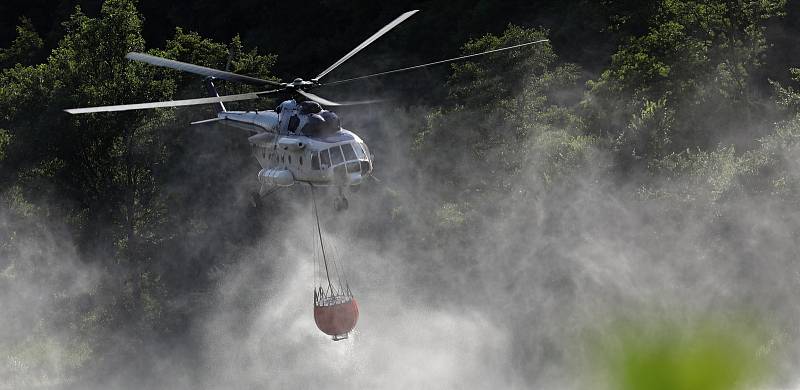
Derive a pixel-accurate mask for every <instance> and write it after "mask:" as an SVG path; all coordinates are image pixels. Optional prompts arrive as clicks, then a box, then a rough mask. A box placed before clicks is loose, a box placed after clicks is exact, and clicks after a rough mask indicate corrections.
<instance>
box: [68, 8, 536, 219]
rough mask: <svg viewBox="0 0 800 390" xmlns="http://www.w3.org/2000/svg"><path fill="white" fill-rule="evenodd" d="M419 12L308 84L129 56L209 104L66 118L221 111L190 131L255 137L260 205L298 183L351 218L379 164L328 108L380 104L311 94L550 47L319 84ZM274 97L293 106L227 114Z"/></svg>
mask: <svg viewBox="0 0 800 390" xmlns="http://www.w3.org/2000/svg"><path fill="white" fill-rule="evenodd" d="M417 12H419V10H411V11H408V12H405V13H403V14H402V15H400V16H398V17H397V18H395V19H394V20H393V21H391V22H390V23H389V24H387V25H385V26H384V27H383V28H381V29H380V30H378V31H377V32H376V33H374V34H373V35H372V36H370V37H369V38H367V39H366V40H365V41H364V42H362V43H361V44H359V45H358V46H356V47H355V48H354V49H353V50H351V51H350V52H349V53H347V54H345V55H344V56H343V57H342V58H340V59H339V60H338V61H336V62H335V63H333V64H332V65H331V66H329V67H328V68H327V69H325V70H323V71H322V72H321V73H320V74H318V75H317V76H316V77H314V78H312V79H309V80H305V79H303V78H295V79H294V80H292V81H291V82H279V81H273V80H264V79H260V78H257V77H252V76H246V75H241V74H236V73H232V72H228V71H223V70H218V69H212V68H208V67H204V66H200V65H195V64H190V63H185V62H180V61H175V60H171V59H167V58H162V57H157V56H153V55H150V54H145V53H137V52H131V53H128V54H127V55H126V56H125V57H126V58H127V59H128V60H131V61H138V62H143V63H147V64H150V65H154V66H160V67H165V68H171V69H175V70H179V71H184V72H189V73H194V74H197V75H200V76H204V79H203V82H204V84H205V87H206V89H207V91H208V93H209V97H205V98H197V99H184V100H172V101H160V102H150V103H138V104H123V105H113V106H100V107H86V108H73V109H66V110H64V111H66V112H68V113H70V114H87V113H98V112H113V111H127V110H140V109H153V108H162V107H181V106H193V105H204V104H214V105H216V108H217V117H215V118H211V119H206V120H200V121H196V122H192V123H191V124H192V125H205V124H211V123H219V124H223V125H227V126H231V127H234V128H239V129H242V130H245V131H247V132H248V133H250V134H251V135H250V136H249V137H248V142H249V143H250V145H251V149H252V153H253V156H254V157H255V158H256V160H258V163H259V165H260V166H261V170H260V171H259V173H258V181H259V183H260V185H261V186H260V188H259V190H258V192H257V193H255V194H254V196H253V204H254V205H255V204H256V202H257V201H258V200H260V199H261V198H263V197H265V196H268V195H269V194H272V193H273V192H274V191H276V190H278V189H280V188H284V187H290V186H292V185H294V184H295V183H305V184H308V185H311V186H318V187H331V186H335V187H337V189H338V196H337V197H335V198H334V200H333V207H334V209H335V210H337V211H341V210H345V209H347V208H348V206H349V202H348V200H347V197H346V190H347V189H348V188H350V187H354V188H357V186H359V185H361V184H362V183H363V182H364V181H365V179H367V178H369V177H371V175H372V172H373V169H374V166H373V161H374V156H373V155H372V154H371V153H370V151H369V148H368V147H367V144H366V143H365V142H364V141H363V140H362V139H361V138H360V137H359V136H358V135H356V134H355V133H354V132H352V131H349V130H346V129H344V128H342V127H341V124H340V119H339V117H338V116H337V115H336V114H335V113H334V112H333V111H330V110H327V109H324V108H323V107H326V108H330V107H339V106H349V105H359V104H370V103H375V102H378V101H377V100H366V101H355V102H336V101H332V100H328V99H326V98H323V97H321V96H318V95H316V94H313V93H311V92H310V91H311V90H314V89H316V88H320V87H323V86H325V87H328V86H334V85H341V84H345V83H350V82H354V81H360V80H365V79H368V78H372V77H381V76H385V75H389V74H395V73H401V72H406V71H411V70H417V69H422V68H425V67H428V66H434V65H440V64H445V63H450V62H455V61H460V60H465V59H468V58H472V57H477V56H482V55H486V54H489V53H496V52H501V51H506V50H512V49H516V48H520V47H523V46H529V45H535V44H539V43H543V42H547V41H548V40H547V39H540V40H537V41H532V42H526V43H522V44H517V45H513V46H507V47H503V48H499V49H494V50H488V51H484V52H480V53H475V54H469V55H464V56H460V57H455V58H449V59H444V60H440V61H434V62H429V63H425V64H421V65H415V66H409V67H404V68H399V69H393V70H389V71H384V72H379V73H372V74H368V75H363V76H358V77H352V78H348V79H344V80H338V81H332V82H326V83H323V82H321V81H320V80H322V78H323V77H325V76H326V75H327V74H329V73H330V72H331V71H333V70H334V69H336V68H337V67H339V66H340V65H341V64H342V63H344V62H345V61H347V60H348V59H350V58H351V57H353V56H354V55H356V54H357V53H358V52H360V51H361V50H363V49H364V48H365V47H367V46H368V45H370V44H371V43H373V42H374V41H376V40H377V39H378V38H380V37H381V36H383V35H384V34H386V33H387V32H389V31H390V30H392V29H393V28H395V27H396V26H397V25H399V24H400V23H402V22H404V21H405V20H406V19H408V18H410V17H411V16H413V15H414V14H415V13H417ZM217 80H225V81H231V82H239V83H244V84H249V85H256V86H261V87H263V86H269V87H271V88H273V89H270V90H265V91H259V92H250V93H243V94H236V95H222V96H220V94H219V93H218V92H217V89H216V86H215V84H214V82H215V81H217ZM274 94H283V95H286V94H288V95H291V96H292V98H291V99H289V100H286V101H283V102H282V103H280V104H279V105H278V106H277V107H276V108H275V109H274V110H263V111H261V110H254V111H228V110H227V109H226V108H225V103H226V102H235V101H243V100H254V99H259V98H261V97H264V96H268V95H274Z"/></svg>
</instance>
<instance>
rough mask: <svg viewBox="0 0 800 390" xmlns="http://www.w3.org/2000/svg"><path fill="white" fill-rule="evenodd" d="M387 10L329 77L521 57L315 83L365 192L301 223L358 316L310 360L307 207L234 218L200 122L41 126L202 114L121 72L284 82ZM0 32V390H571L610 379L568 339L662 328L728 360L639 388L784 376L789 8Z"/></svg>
mask: <svg viewBox="0 0 800 390" xmlns="http://www.w3.org/2000/svg"><path fill="white" fill-rule="evenodd" d="M410 9H420V10H421V12H420V13H419V14H418V15H416V16H414V18H412V19H409V21H407V22H405V23H404V24H403V25H401V26H399V27H398V28H396V29H395V30H393V31H392V32H390V33H389V34H387V35H386V36H385V37H383V38H382V39H381V40H379V41H378V42H376V43H375V44H373V45H372V46H371V47H369V48H368V49H366V50H364V51H363V52H361V53H360V54H359V55H358V56H356V57H354V58H353V59H352V60H351V61H349V62H348V63H346V64H345V65H343V66H342V67H340V68H339V69H337V70H336V71H335V72H334V73H333V74H332V75H331V79H332V80H333V79H344V78H348V77H352V76H356V75H359V74H367V73H374V72H378V71H382V70H386V69H392V68H398V67H403V66H409V65H415V64H418V63H423V62H428V61H435V60H439V59H442V58H448V57H454V56H458V55H462V54H470V53H477V52H481V51H485V50H489V49H495V48H501V47H506V46H510V45H513V44H519V43H524V42H529V41H532V40H536V39H542V38H547V39H549V42H547V43H545V44H543V45H534V46H528V47H524V48H520V49H519V50H514V51H509V52H504V53H496V54H491V55H488V56H486V57H481V58H476V59H475V60H470V61H465V62H458V63H454V64H452V65H444V66H441V67H438V68H430V69H427V70H424V71H421V72H411V73H405V74H402V75H397V76H387V77H384V78H380V79H371V80H369V81H365V82H364V83H362V84H358V85H357V86H354V87H348V88H341V89H336V88H333V87H331V88H329V89H325V88H323V89H321V90H320V91H319V94H320V95H322V96H326V97H330V98H342V99H345V98H353V99H366V98H381V99H384V102H383V103H378V104H374V105H369V106H353V107H343V108H340V109H337V110H336V111H337V113H338V114H339V116H340V117H341V118H342V125H343V127H345V128H347V129H350V130H352V131H354V132H356V133H358V134H359V135H361V136H362V138H364V140H365V141H366V142H367V143H368V144H369V146H370V148H371V150H372V152H373V153H374V155H375V176H376V178H377V179H378V180H375V181H371V182H368V183H365V184H364V185H362V187H364V188H361V189H360V190H359V191H358V192H357V193H354V194H353V195H352V199H351V202H352V203H351V206H350V209H349V210H347V211H346V212H343V213H336V212H334V211H333V210H332V207H330V202H329V201H328V200H325V202H327V203H324V205H323V207H324V208H325V210H324V214H325V215H324V225H325V226H326V227H327V228H328V229H330V230H331V231H335V232H337V237H338V239H339V240H340V244H339V248H340V249H342V250H341V252H342V253H343V254H344V255H343V262H344V263H345V264H347V265H348V268H349V272H350V273H351V274H352V275H353V277H352V280H351V285H352V287H353V289H354V292H356V294H357V295H358V296H359V299H360V304H361V305H362V311H363V312H362V316H363V319H362V323H361V324H359V327H362V328H361V330H360V332H361V333H357V334H356V335H355V338H354V339H353V340H350V341H346V342H340V343H338V344H336V345H335V346H331V345H329V344H328V343H326V342H327V341H329V340H327V339H322V338H321V336H320V335H318V334H316V329H315V328H314V326H313V321H312V320H311V319H310V316H311V314H310V309H311V288H310V287H309V286H310V285H309V283H310V282H308V276H307V275H306V274H307V271H308V267H309V266H310V265H304V264H306V263H309V264H310V261H311V260H310V258H311V257H310V256H312V254H313V250H312V249H311V248H310V246H309V245H310V244H309V242H310V238H308V237H309V234H310V232H311V227H310V226H311V225H310V223H311V222H310V221H311V220H310V218H311V214H310V212H309V196H308V193H307V192H306V191H305V190H303V188H299V186H295V187H293V188H289V189H287V190H286V191H282V192H280V193H278V194H276V195H274V196H272V197H270V198H268V199H265V200H264V201H263V203H262V204H260V205H259V207H253V205H251V204H250V202H249V199H250V194H251V193H252V192H253V191H257V190H258V183H257V179H256V174H257V173H258V170H259V169H260V168H259V166H258V163H257V161H256V160H255V159H254V158H252V156H251V155H250V149H249V146H248V144H247V140H246V137H245V136H244V135H243V134H242V133H241V132H237V131H236V130H231V129H228V128H224V127H221V126H217V127H214V126H210V127H209V126H189V123H190V122H192V121H195V120H202V119H207V118H212V117H214V116H215V112H214V111H213V107H194V108H171V109H157V110H142V111H127V112H118V113H101V114H91V115H81V116H70V115H69V114H66V113H65V112H63V110H64V109H66V108H73V107H85V106H97V105H111V104H128V103H138V102H149V101H159V100H170V99H184V98H193V97H204V96H206V91H205V89H204V87H203V84H202V83H201V81H202V80H201V79H200V78H198V77H197V76H194V75H191V74H187V73H179V72H177V71H173V70H169V69H164V68H156V67H152V66H148V65H146V64H141V63H135V62H131V61H128V60H126V59H125V54H126V53H128V52H130V51H137V52H146V53H150V54H153V55H158V56H162V57H167V58H171V59H176V60H179V61H185V62H190V63H194V64H199V65H203V66H208V67H212V68H217V69H229V70H230V71H232V72H236V73H240V74H246V75H252V76H255V77H260V78H265V79H273V80H291V79H292V78H294V77H298V76H301V77H309V76H308V75H313V74H316V72H319V71H321V70H322V69H324V68H325V67H327V66H328V65H330V64H331V63H333V62H334V61H335V60H336V59H338V58H339V57H340V56H341V55H343V54H344V53H346V52H347V51H349V50H350V49H351V48H353V47H354V46H355V45H357V44H358V43H360V42H361V41H362V40H363V39H365V38H366V37H367V36H369V34H372V33H373V32H374V31H376V30H377V29H379V28H380V27H382V26H383V25H385V24H386V23H388V22H389V21H390V20H392V19H393V18H394V17H396V16H397V15H399V14H400V13H402V12H404V11H407V10H410ZM0 20H2V22H1V23H0V294H1V295H0V310H1V311H2V315H0V389H5V388H9V389H12V388H14V389H16V388H106V389H107V388H119V389H127V388H186V389H188V388H256V387H258V388H263V387H266V388H308V387H311V386H318V387H326V388H345V387H348V388H420V387H422V388H487V387H495V388H586V382H585V381H587V380H590V379H587V378H594V375H599V376H601V377H604V378H605V376H603V375H602V374H597V372H598V371H602V370H603V369H611V370H614V369H617V370H621V368H619V367H620V366H615V365H613V364H611V363H608V362H609V361H612V360H613V359H614V358H613V356H611V357H609V356H606V357H604V358H599V359H597V358H595V359H593V358H592V357H591V356H594V355H593V353H592V352H591V351H595V352H597V350H604V349H603V347H602V346H597V345H599V344H602V345H605V344H603V343H605V342H607V341H608V340H617V339H618V338H617V339H615V338H614V337H616V336H615V335H616V334H617V333H618V332H619V329H628V328H627V327H626V326H634V325H630V324H652V323H663V322H666V323H668V325H663V324H662V325H661V326H665V327H668V328H669V327H675V329H678V328H679V329H698V328H703V329H705V328H704V326H705V325H702V324H715V325H714V326H716V328H714V329H717V330H715V331H713V332H709V334H712V333H713V334H714V335H715V336H714V337H717V336H718V337H720V339H719V340H718V341H719V343H720V345H725V347H724V348H722V350H723V351H725V353H724V354H725V355H728V356H735V357H736V359H733V360H731V361H726V362H727V363H725V364H729V366H724V367H723V366H715V367H716V368H717V369H719V372H723V373H725V375H722V374H720V376H719V377H718V378H715V379H712V380H709V381H711V382H703V383H701V384H695V385H694V386H696V387H691V386H682V385H678V384H675V385H674V386H675V387H669V386H667V387H663V388H665V389H667V388H682V389H695V388H696V389H701V388H702V389H731V388H738V387H736V386H739V385H740V384H742V383H744V382H746V380H748V378H749V377H747V376H748V375H750V374H751V371H753V372H755V371H758V374H752V375H751V376H752V377H758V379H759V380H763V381H764V382H765V383H767V384H766V385H765V386H767V387H760V388H790V387H791V386H797V385H798V384H800V378H798V377H797V374H796V372H797V368H798V367H800V353H798V352H797V351H800V349H798V347H799V346H800V328H798V326H797V323H798V319H800V304H798V302H800V300H798V299H797V295H798V293H800V249H798V248H799V247H798V245H797V242H798V241H800V211H799V210H800V192H799V191H800V90H799V89H798V88H800V1H798V0H736V1H730V0H727V1H726V0H646V1H631V0H598V1H590V0H566V1H558V2H556V1H550V0H544V1H538V2H529V1H503V2H492V1H484V0H451V1H448V2H444V1H434V0H428V1H396V2H390V3H382V2H370V1H363V0H354V1H348V2H343V1H332V0H325V1H318V2H307V3H291V2H268V1H252V0H242V1H236V2H227V3H225V2H216V1H209V0H201V1H192V2H189V1H174V2H169V4H164V2H156V1H152V0H105V1H100V0H59V1H57V2H52V1H43V0H28V1H17V0H11V1H4V2H3V3H2V4H0ZM252 88H253V87H250V86H244V85H237V84H233V83H222V84H221V85H220V89H221V92H224V93H242V92H247V91H253V89H252ZM315 93H316V92H315ZM279 102H280V101H279V100H278V99H271V100H270V99H263V100H259V101H255V102H248V103H236V104H231V107H233V108H235V109H261V110H264V109H271V108H274V107H275V106H276V105H277V104H278V103H279ZM620 323H625V324H628V325H625V326H623V325H619V324H620ZM309 324H310V325H309ZM643 326H644V325H643ZM357 329H359V328H357ZM609 329H615V330H616V331H617V332H615V331H610V330H609ZM670 329H672V328H670ZM720 329H722V330H720ZM643 332H644V333H646V332H645V331H643ZM686 332H689V333H686V334H684V333H681V334H680V335H678V336H674V335H673V337H675V339H674V340H673V339H669V340H672V341H674V343H673V344H680V343H681V341H675V340H686V339H692V337H699V336H697V335H698V334H701V335H702V334H704V333H702V331H698V332H700V333H697V332H695V333H692V332H691V331H686ZM591 335H596V336H591ZM598 335H599V336H598ZM632 335H636V332H635V331H631V332H629V333H626V334H625V335H624V336H620V337H619V338H622V339H626V337H634V336H632ZM726 335H728V336H726ZM731 335H733V336H731ZM729 336H730V340H734V341H730V340H729V339H727V338H725V337H729ZM587 338H589V339H592V340H593V341H592V342H588V344H591V345H593V347H589V346H587V342H583V340H586V339H587ZM711 338H712V339H713V337H711ZM626 340H627V339H626ZM662 341H663V340H662ZM672 341H670V342H672ZM728 341H730V342H728ZM347 343H350V344H347ZM634 344H636V345H641V343H639V342H634ZM347 345H350V346H349V347H348V346H347ZM615 345H616V344H615ZM623 345H624V343H623ZM703 345H707V344H703ZM709 348H710V349H708V351H711V352H708V353H709V354H713V353H716V352H714V351H718V350H715V349H713V348H712V347H709ZM726 348H728V349H726ZM701 350H702V348H701ZM587 351H589V352H587ZM637 351H638V350H637ZM702 351H705V350H702ZM702 351H701V352H702ZM753 351H758V352H757V353H756V352H753ZM634 352H635V351H634ZM634 352H632V353H634ZM751 352H752V353H751ZM598 353H599V352H598ZM676 353H677V352H676ZM687 353H688V354H689V355H691V353H693V352H687ZM756 355H757V356H756ZM387 356H391V363H386V362H383V360H384V359H386V358H387ZM604 356H605V355H604ZM614 356H616V355H614ZM681 356H682V355H681ZM691 356H693V358H697V359H698V361H700V360H703V361H705V360H704V359H705V358H704V357H703V356H704V355H702V356H701V355H691ZM697 356H701V357H699V358H698V357H697ZM709 356H710V355H709ZM693 358H686V359H685V360H686V361H692V360H691V359H693ZM676 359H678V360H680V361H684V359H683V358H681V357H678V358H676ZM623 360H624V359H623ZM645 360H646V359H645ZM723 360H724V359H723ZM598 361H601V362H606V363H608V364H606V363H598ZM423 362H424V363H423ZM651 363H652V364H654V365H659V366H663V365H664V364H662V363H663V361H660V360H655V361H654V362H651ZM673 363H674V362H672V363H670V364H673ZM646 364H647V361H645V362H644V363H642V366H637V367H638V368H636V369H641V370H650V369H653V368H652V367H650V366H646ZM675 364H677V363H675ZM720 364H722V363H720ZM623 366H624V365H623ZM677 366H680V365H679V364H678V365H676V367H677ZM756 366H758V368H757V369H756V368H753V367H756ZM762 366H763V367H762ZM609 367H611V368H609ZM626 367H627V366H626ZM670 367H671V366H670ZM720 367H722V368H720ZM743 367H745V368H747V369H744V368H743ZM750 368H752V370H750ZM636 369H631V370H634V371H635V370H636ZM654 370H655V369H654ZM656 371H657V370H656ZM575 372H578V373H580V375H575ZM681 372H683V371H681ZM733 372H735V373H733ZM687 375H688V374H687ZM692 375H694V374H692ZM612 377H613V375H612ZM621 377H624V378H626V379H624V380H622V379H620V381H622V382H625V381H627V382H625V383H622V382H620V383H617V384H610V385H609V388H620V389H634V388H655V387H648V386H647V385H642V384H641V383H644V382H636V381H637V380H638V379H635V378H634V376H631V375H628V376H625V375H622V376H621ZM631 378H634V379H631ZM662 379H663V378H662ZM656 380H658V379H656ZM665 380H666V379H665ZM714 380H716V382H713V381H714ZM712 382H713V383H712ZM675 383H678V382H675ZM698 383H699V382H698ZM590 388H597V387H594V386H590ZM659 388H660V387H659Z"/></svg>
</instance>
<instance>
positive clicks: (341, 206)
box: [333, 196, 350, 211]
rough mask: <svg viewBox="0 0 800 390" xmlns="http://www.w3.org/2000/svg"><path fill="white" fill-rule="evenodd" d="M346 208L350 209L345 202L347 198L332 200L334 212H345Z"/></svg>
mask: <svg viewBox="0 0 800 390" xmlns="http://www.w3.org/2000/svg"><path fill="white" fill-rule="evenodd" d="M348 207H350V204H349V202H348V201H347V198H345V197H343V196H342V197H336V198H333V209H334V210H336V211H343V210H347V208H348Z"/></svg>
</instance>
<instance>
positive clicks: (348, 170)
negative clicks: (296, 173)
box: [311, 140, 372, 181]
mask: <svg viewBox="0 0 800 390" xmlns="http://www.w3.org/2000/svg"><path fill="white" fill-rule="evenodd" d="M311 170H312V171H321V172H330V171H331V170H332V171H333V177H334V178H335V179H346V178H349V179H350V181H360V180H361V178H363V177H366V176H368V175H369V174H370V173H372V163H371V162H370V158H369V149H367V145H366V144H364V143H363V142H358V141H356V140H354V141H351V142H348V143H345V144H337V145H334V146H331V147H328V148H325V149H323V150H319V151H316V150H315V151H312V152H311Z"/></svg>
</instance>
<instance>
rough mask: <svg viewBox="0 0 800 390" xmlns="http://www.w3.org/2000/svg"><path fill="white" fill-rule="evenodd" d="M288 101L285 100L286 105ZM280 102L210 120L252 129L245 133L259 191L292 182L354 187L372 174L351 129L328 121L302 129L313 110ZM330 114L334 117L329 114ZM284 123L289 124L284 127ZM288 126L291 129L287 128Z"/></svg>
mask: <svg viewBox="0 0 800 390" xmlns="http://www.w3.org/2000/svg"><path fill="white" fill-rule="evenodd" d="M288 102H291V103H290V104H286V103H288ZM288 102H284V103H283V104H282V105H281V108H282V109H281V110H280V113H279V112H277V111H273V110H268V111H221V112H219V113H218V115H217V119H216V121H219V122H221V123H222V124H225V125H228V126H231V127H235V128H239V129H242V130H246V131H249V132H251V133H254V134H253V135H252V136H250V137H249V138H248V141H249V142H250V145H251V148H252V153H253V156H254V157H255V158H256V160H258V163H259V164H260V165H261V168H262V169H261V171H260V172H259V173H258V180H259V182H260V183H261V184H262V190H261V191H260V192H261V193H262V194H263V192H265V191H266V190H269V188H271V187H288V186H291V185H293V184H295V183H307V184H311V185H314V186H339V187H346V186H354V185H359V184H361V183H362V182H363V181H364V179H365V178H366V177H368V176H369V175H370V174H371V173H372V156H371V154H370V152H369V148H368V147H367V145H366V144H365V143H364V141H363V140H362V139H361V138H360V137H359V136H358V135H356V134H355V133H353V132H351V131H348V130H345V129H342V128H341V127H339V124H338V118H337V122H336V123H335V127H334V128H331V127H332V126H331V125H333V124H328V125H329V126H328V131H327V132H325V133H317V134H314V135H312V134H307V133H306V132H304V131H303V129H307V128H308V127H307V126H306V125H307V124H309V123H311V122H313V118H310V117H311V116H312V115H313V114H304V113H302V112H300V110H299V109H295V108H294V107H295V106H299V105H297V104H294V101H288ZM334 117H335V116H334ZM290 123H291V124H292V126H290ZM290 127H294V128H295V129H294V130H295V131H289V128H290Z"/></svg>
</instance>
